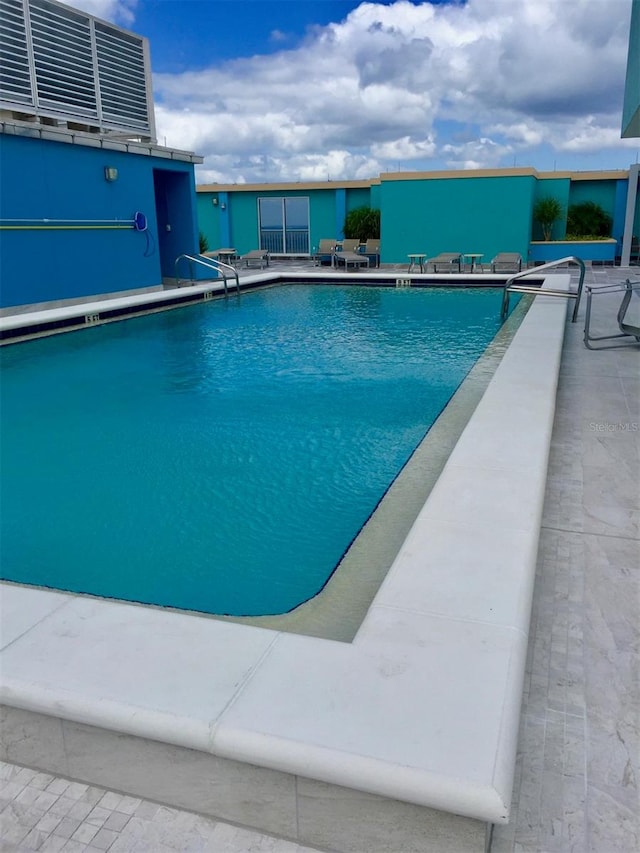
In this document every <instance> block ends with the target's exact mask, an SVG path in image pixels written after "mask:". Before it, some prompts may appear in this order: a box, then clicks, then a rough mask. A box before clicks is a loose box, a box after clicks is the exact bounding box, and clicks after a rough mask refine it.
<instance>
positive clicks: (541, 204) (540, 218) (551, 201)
mask: <svg viewBox="0 0 640 853" xmlns="http://www.w3.org/2000/svg"><path fill="white" fill-rule="evenodd" d="M563 213H564V208H563V207H562V205H561V204H560V202H559V201H558V199H557V198H553V196H546V197H545V198H539V199H538V201H537V202H536V203H535V204H534V206H533V218H534V219H535V221H536V222H538V223H539V224H540V226H541V228H542V234H543V236H544V239H545V240H547V241H548V240H551V232H552V231H553V225H554V223H555V222H557V221H558V219H561V218H562V215H563Z"/></svg>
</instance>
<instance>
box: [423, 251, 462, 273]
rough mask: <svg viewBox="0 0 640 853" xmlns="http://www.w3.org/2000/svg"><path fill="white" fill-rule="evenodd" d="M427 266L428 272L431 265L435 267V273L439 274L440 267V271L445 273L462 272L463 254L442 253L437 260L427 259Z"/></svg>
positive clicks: (437, 256)
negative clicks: (439, 268)
mask: <svg viewBox="0 0 640 853" xmlns="http://www.w3.org/2000/svg"><path fill="white" fill-rule="evenodd" d="M426 264H427V270H428V269H429V264H431V265H432V266H433V272H438V271H439V270H438V267H441V270H440V271H444V272H460V270H461V268H462V253H461V252H441V253H440V254H439V255H436V256H435V258H427V261H426Z"/></svg>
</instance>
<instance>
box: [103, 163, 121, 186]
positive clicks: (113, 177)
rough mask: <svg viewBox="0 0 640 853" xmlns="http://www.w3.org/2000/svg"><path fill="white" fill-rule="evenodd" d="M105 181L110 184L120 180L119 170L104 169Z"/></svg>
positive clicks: (111, 167) (106, 167)
mask: <svg viewBox="0 0 640 853" xmlns="http://www.w3.org/2000/svg"><path fill="white" fill-rule="evenodd" d="M104 179H105V181H109V182H111V181H117V180H118V170H117V169H116V167H115V166H105V167H104Z"/></svg>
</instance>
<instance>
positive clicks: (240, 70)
mask: <svg viewBox="0 0 640 853" xmlns="http://www.w3.org/2000/svg"><path fill="white" fill-rule="evenodd" d="M88 4H90V0H85V7H86V6H87V5H88ZM133 4H134V0H130V2H129V0H120V2H116V0H94V2H93V3H91V4H90V5H92V6H93V7H94V8H97V7H101V8H103V9H106V8H107V7H109V8H117V9H118V10H119V14H120V15H123V14H126V13H127V10H129V11H130V10H131V9H132V8H134V5H133ZM78 5H80V4H79V3H78ZM630 8H631V0H562V2H558V0H467V2H466V3H460V2H452V3H450V4H445V5H435V6H434V5H432V4H431V3H429V2H408V0H397V2H395V3H393V4H391V5H381V4H379V3H373V2H367V3H362V4H361V5H360V6H358V7H357V8H355V9H354V10H353V11H352V12H351V13H350V14H349V15H348V16H347V17H346V18H345V19H344V20H343V21H340V22H336V23H333V24H330V25H328V26H326V27H320V26H316V27H313V28H312V29H311V30H310V31H309V33H308V35H307V37H306V38H305V39H304V41H303V43H302V44H301V45H299V46H298V47H296V48H295V49H291V50H286V49H281V50H280V51H279V52H277V53H272V54H269V55H265V56H252V57H247V58H245V59H236V60H233V61H230V62H223V63H219V64H217V65H215V66H212V67H209V68H206V69H204V70H202V71H191V72H185V73H183V74H173V75H172V74H158V75H156V76H155V78H154V84H155V93H156V104H157V109H156V112H157V127H158V137H159V139H160V140H161V141H163V140H164V138H165V137H166V141H167V144H168V145H171V146H175V147H178V148H186V149H190V150H194V151H197V152H198V153H199V154H202V155H203V156H204V157H205V163H204V165H203V166H202V167H199V170H198V174H199V180H201V179H203V178H204V176H205V175H211V174H216V175H219V176H220V178H219V179H220V180H225V181H230V182H234V181H235V182H239V181H244V180H247V181H250V180H273V179H276V178H278V179H289V180H297V179H308V178H309V177H310V176H319V177H320V178H321V179H326V175H327V174H329V175H331V177H332V178H354V177H360V176H363V177H368V176H370V175H374V174H376V172H377V171H384V170H387V169H390V168H393V169H395V168H402V166H403V164H407V165H408V166H409V167H410V168H412V169H418V168H442V167H443V166H449V167H456V168H476V167H482V166H487V167H490V166H499V165H511V164H512V162H513V160H514V157H515V155H516V154H517V158H518V162H519V163H521V164H524V163H525V162H526V161H527V160H528V163H529V164H530V165H533V166H539V167H540V168H545V167H546V165H545V164H543V163H540V162H538V161H539V160H540V159H541V158H542V156H543V155H542V153H541V152H545V155H544V156H546V157H547V158H548V157H549V156H551V157H552V158H553V159H555V155H556V154H561V155H562V156H563V157H564V159H565V160H567V161H569V159H570V158H571V160H570V162H571V163H578V164H582V163H588V160H587V159H585V158H588V157H589V156H591V155H596V154H599V155H601V159H602V160H603V161H605V162H606V160H607V157H608V158H609V159H610V160H611V159H613V160H614V161H615V162H611V163H610V164H611V165H612V166H619V165H621V164H622V162H623V161H622V158H623V157H624V152H625V151H626V150H628V149H629V148H635V147H637V143H633V141H621V140H620V139H619V131H618V126H619V123H620V118H621V109H622V93H623V89H624V79H625V71H626V54H627V41H628V22H629V17H630ZM98 14H99V13H98ZM271 35H272V38H274V39H278V38H281V37H282V36H284V35H285V34H284V33H279V32H276V31H274V32H273V33H272V34H271ZM282 44H283V46H284V44H285V42H284V41H283V42H282ZM152 55H153V54H152ZM549 152H551V154H550V153H549ZM616 157H617V158H619V160H615V158H616ZM619 161H620V162H619ZM602 165H604V163H603V164H602ZM563 167H564V168H568V167H570V166H569V165H568V163H567V164H564V163H563ZM586 167H587V168H588V167H589V165H587V166H586ZM366 169H371V172H370V173H369V175H365V174H364V171H363V170H366Z"/></svg>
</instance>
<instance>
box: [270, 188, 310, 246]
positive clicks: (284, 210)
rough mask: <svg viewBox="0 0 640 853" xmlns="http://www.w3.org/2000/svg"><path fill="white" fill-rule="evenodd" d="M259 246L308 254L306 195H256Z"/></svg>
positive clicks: (307, 203)
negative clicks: (267, 196) (259, 196)
mask: <svg viewBox="0 0 640 853" xmlns="http://www.w3.org/2000/svg"><path fill="white" fill-rule="evenodd" d="M258 220H259V229H260V248H261V249H264V251H266V252H271V253H272V254H274V255H308V254H309V199H308V198H306V197H302V196H293V197H291V198H273V197H271V198H259V199H258Z"/></svg>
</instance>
